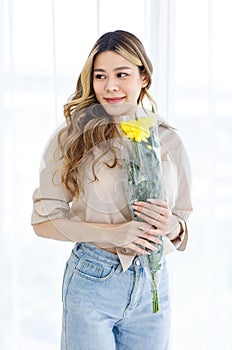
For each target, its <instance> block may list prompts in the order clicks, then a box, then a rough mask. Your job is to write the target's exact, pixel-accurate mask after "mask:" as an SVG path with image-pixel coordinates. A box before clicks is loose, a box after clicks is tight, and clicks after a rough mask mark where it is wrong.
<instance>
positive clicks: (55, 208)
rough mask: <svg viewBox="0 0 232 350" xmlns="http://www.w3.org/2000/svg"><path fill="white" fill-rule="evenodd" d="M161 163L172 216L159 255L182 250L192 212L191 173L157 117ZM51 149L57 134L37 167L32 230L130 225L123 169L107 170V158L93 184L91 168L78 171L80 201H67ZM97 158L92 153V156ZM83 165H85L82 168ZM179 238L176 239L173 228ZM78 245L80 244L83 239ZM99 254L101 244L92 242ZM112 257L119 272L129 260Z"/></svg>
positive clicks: (121, 253)
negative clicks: (57, 225) (52, 223)
mask: <svg viewBox="0 0 232 350" xmlns="http://www.w3.org/2000/svg"><path fill="white" fill-rule="evenodd" d="M157 121H158V128H159V138H160V145H161V160H162V170H163V177H164V186H165V192H166V199H167V201H168V203H169V206H170V209H171V210H172V214H173V215H172V217H171V220H170V224H169V227H168V232H167V233H166V235H165V237H164V253H165V254H167V253H170V252H172V251H174V250H175V249H178V250H184V249H185V247H186V243H187V236H188V233H187V226H186V220H187V218H188V217H189V215H190V213H191V211H192V204H191V198H190V185H191V184H190V183H191V173H190V166H189V160H188V157H187V154H186V151H185V149H184V147H183V144H182V142H181V140H180V138H179V136H178V134H177V132H176V130H175V129H174V128H172V127H171V126H170V125H168V124H167V122H166V121H165V120H163V119H162V118H161V117H160V116H159V115H157ZM56 149H57V133H56V134H55V135H54V136H53V137H52V139H51V141H50V142H49V143H48V146H47V147H46V150H45V152H44V155H43V157H42V162H41V170H40V184H39V187H38V188H37V189H36V190H35V192H34V194H33V204H34V205H33V213H32V220H31V223H32V224H36V223H41V222H43V221H47V220H54V219H62V218H65V219H68V220H72V221H84V222H87V223H88V222H90V223H106V224H119V223H124V222H127V221H129V220H131V215H130V211H129V208H128V204H127V196H126V185H127V181H126V173H125V169H124V168H123V167H119V166H116V167H115V168H109V167H107V166H106V165H105V162H106V161H107V162H109V161H110V155H109V154H107V155H105V156H104V157H103V158H101V160H100V162H99V163H98V164H97V168H96V174H97V178H98V180H96V181H93V175H92V169H91V166H88V165H86V164H84V165H83V169H82V168H81V169H79V170H80V171H82V177H81V178H82V182H81V184H80V185H81V188H83V189H84V191H83V193H82V195H81V198H80V199H78V200H77V199H76V198H73V197H72V196H71V194H70V193H69V191H68V190H67V189H66V187H65V186H64V185H63V184H61V182H60V173H59V171H57V169H59V167H60V161H59V160H57V157H54V152H55V150H56ZM99 152H100V149H99V148H98V147H96V148H95V151H94V156H97V155H98V153H99ZM83 163H85V162H83ZM177 224H178V226H179V225H180V232H179V234H178V235H176V227H177ZM83 241H84V239H83ZM92 243H93V244H95V245H96V246H98V247H102V248H104V244H101V243H99V242H98V243H97V242H94V241H93V242H92ZM116 250H117V254H118V257H119V259H120V261H121V264H122V267H123V270H124V271H125V270H126V269H127V268H128V267H129V266H130V264H131V262H132V260H133V258H134V256H135V254H134V252H132V251H131V250H129V249H125V248H122V247H117V249H116Z"/></svg>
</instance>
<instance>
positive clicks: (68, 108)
mask: <svg viewBox="0 0 232 350" xmlns="http://www.w3.org/2000/svg"><path fill="white" fill-rule="evenodd" d="M104 51H114V52H116V53H118V54H119V55H121V56H122V57H124V58H125V59H126V60H128V61H130V62H131V63H132V64H134V65H136V66H137V67H138V69H139V71H140V74H143V75H145V76H146V77H147V81H148V83H147V86H146V87H143V88H142V89H141V92H140V95H139V97H138V101H137V104H142V105H143V99H144V97H147V99H148V100H150V102H151V104H152V105H155V102H154V100H153V99H152V97H151V96H150V95H149V93H148V89H149V87H150V85H151V82H152V78H151V77H152V72H153V67H152V63H151V61H150V59H149V58H148V56H147V54H146V52H145V49H144V47H143V44H142V43H141V41H140V40H139V39H138V38H137V37H136V36H135V35H133V34H131V33H129V32H126V31H123V30H116V31H114V32H109V33H106V34H104V35H102V36H101V37H100V38H99V39H98V40H97V42H96V43H95V45H94V46H93V48H92V50H91V52H90V54H89V56H88V58H87V60H86V63H85V65H84V67H83V69H82V72H81V74H80V76H79V78H78V80H77V85H76V90H75V93H74V94H73V95H72V96H71V97H70V99H69V101H68V102H67V103H66V104H65V105H64V115H65V118H66V123H67V126H66V127H65V128H64V129H62V130H61V131H60V133H59V135H58V144H59V148H60V150H61V152H62V155H63V156H62V157H63V162H62V164H63V165H62V182H63V183H64V184H65V185H66V187H67V188H68V190H69V191H70V192H71V193H72V195H73V196H76V197H78V196H79V194H80V186H79V184H80V179H79V172H78V167H79V165H80V163H81V161H82V159H83V157H84V156H85V155H86V154H87V152H88V154H90V153H91V149H93V147H94V146H95V145H97V144H100V143H101V144H105V145H108V146H105V148H104V152H108V151H111V152H113V154H114V162H113V163H112V164H110V165H109V164H106V165H107V166H109V167H115V166H116V165H117V164H118V161H117V156H116V153H115V152H114V149H113V147H112V146H111V143H110V142H109V141H110V140H112V139H114V138H115V137H117V136H119V134H118V129H117V126H116V125H115V123H114V119H113V117H112V116H110V115H109V114H108V113H107V112H106V111H105V110H104V109H103V108H102V107H100V106H98V108H96V107H94V105H96V104H98V101H97V99H96V96H95V93H94V90H93V67H94V61H95V58H96V56H97V55H98V54H99V53H101V52H104ZM94 163H95V162H94ZM94 163H93V166H92V170H93V174H94V179H95V180H96V179H97V177H96V174H95V171H94Z"/></svg>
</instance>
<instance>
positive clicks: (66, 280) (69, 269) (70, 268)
mask: <svg viewBox="0 0 232 350" xmlns="http://www.w3.org/2000/svg"><path fill="white" fill-rule="evenodd" d="M76 263H77V261H74V260H73V259H72V258H69V260H68V261H67V262H66V265H65V269H64V275H63V282H62V302H64V300H65V297H66V294H67V291H68V287H69V284H70V282H71V279H72V276H73V272H74V268H75V265H76Z"/></svg>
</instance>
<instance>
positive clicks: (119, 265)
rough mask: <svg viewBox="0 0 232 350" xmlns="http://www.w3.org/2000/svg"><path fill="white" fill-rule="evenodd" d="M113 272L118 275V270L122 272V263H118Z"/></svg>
mask: <svg viewBox="0 0 232 350" xmlns="http://www.w3.org/2000/svg"><path fill="white" fill-rule="evenodd" d="M114 272H115V274H116V275H119V274H120V272H122V265H121V264H118V266H117V267H116V269H115V271H114Z"/></svg>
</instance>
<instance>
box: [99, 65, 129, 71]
mask: <svg viewBox="0 0 232 350" xmlns="http://www.w3.org/2000/svg"><path fill="white" fill-rule="evenodd" d="M124 69H131V67H127V66H120V67H116V68H114V72H117V71H119V70H124ZM94 72H104V73H105V72H106V70H104V69H103V68H95V69H94Z"/></svg>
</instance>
